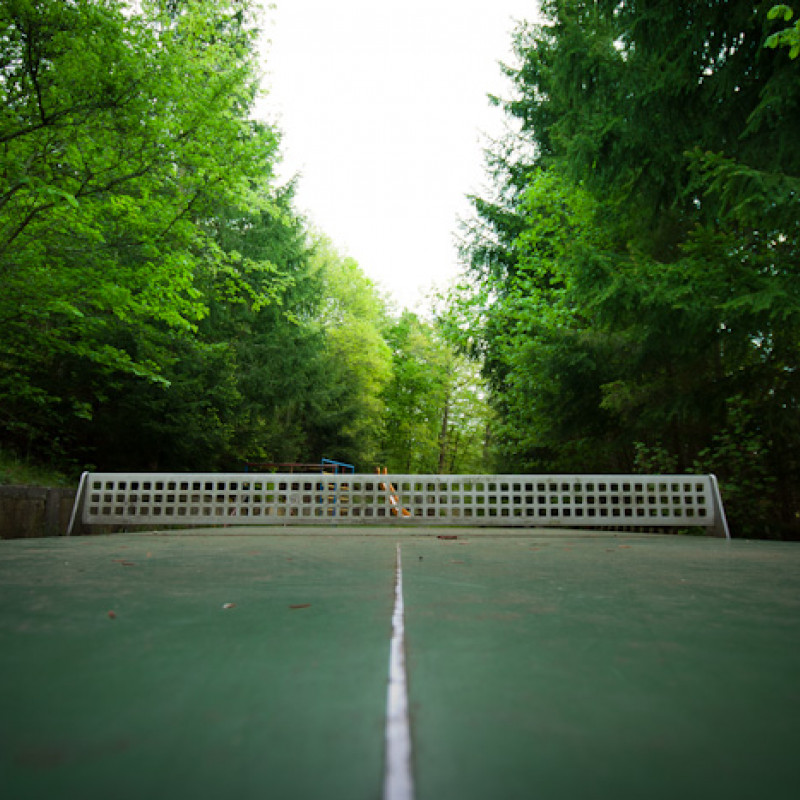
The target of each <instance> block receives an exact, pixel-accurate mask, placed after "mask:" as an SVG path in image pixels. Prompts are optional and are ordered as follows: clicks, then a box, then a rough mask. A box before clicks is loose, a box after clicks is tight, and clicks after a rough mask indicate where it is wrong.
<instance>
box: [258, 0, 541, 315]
mask: <svg viewBox="0 0 800 800" xmlns="http://www.w3.org/2000/svg"><path fill="white" fill-rule="evenodd" d="M537 9H538V3H537V0H402V1H401V2H397V1H396V0H277V8H276V9H274V10H273V11H271V12H269V18H270V19H271V24H269V27H268V36H269V38H270V39H271V45H270V46H269V48H268V50H267V52H266V55H265V64H264V67H265V71H266V81H265V82H266V87H267V88H268V89H269V91H270V93H269V95H268V97H267V98H266V99H265V100H264V101H263V103H262V105H261V108H262V111H261V112H260V113H261V115H262V116H266V118H267V119H269V120H270V121H276V122H277V124H278V126H279V127H280V128H281V129H282V130H283V132H284V139H283V152H284V156H285V165H284V169H283V172H284V173H285V177H288V176H289V175H292V174H294V173H300V175H301V179H300V186H299V191H298V195H297V205H298V208H299V210H300V211H301V212H303V213H305V214H306V215H307V216H308V217H309V219H310V220H311V222H312V223H313V224H314V226H315V227H317V228H318V229H319V230H321V231H322V233H324V234H325V235H327V236H328V237H329V238H330V239H331V240H332V241H333V244H334V245H335V246H336V248H337V249H338V250H339V251H340V252H341V253H342V254H343V255H349V256H352V257H353V258H354V259H356V261H358V263H359V265H360V266H361V268H362V270H363V271H364V272H365V273H366V274H367V275H368V276H369V277H370V278H372V279H373V280H374V281H375V282H376V283H378V284H379V285H380V286H381V288H383V289H384V290H386V291H388V292H389V293H390V294H391V295H392V297H393V298H394V299H395V301H396V302H397V303H398V305H400V306H406V307H409V308H412V307H415V306H417V305H418V304H419V301H420V300H421V299H422V297H423V295H424V293H426V292H427V291H429V290H430V288H431V287H432V285H434V284H435V285H437V286H440V287H443V286H445V285H446V284H447V283H448V282H449V281H450V280H451V279H452V278H453V277H454V276H455V275H456V273H457V271H458V258H457V253H456V249H455V245H454V242H455V236H456V234H457V229H458V225H457V220H458V217H459V216H462V217H463V216H466V215H467V214H468V213H469V204H468V202H467V200H466V195H467V194H469V193H471V192H473V193H475V192H478V191H479V190H480V188H481V186H482V184H483V183H484V173H483V147H484V145H485V144H486V139H485V135H484V134H487V133H488V134H490V135H497V134H499V133H500V131H501V130H502V126H503V116H504V115H503V113H502V111H501V110H500V109H497V108H493V107H491V106H490V105H489V102H488V99H487V94H489V93H493V94H499V95H502V96H504V95H507V94H508V83H507V81H506V79H505V78H504V77H503V75H502V74H501V72H500V67H499V65H498V62H500V61H505V62H509V61H511V59H512V56H511V32H512V30H513V28H514V21H515V20H518V19H533V18H534V17H535V15H536V13H537ZM421 308H424V304H423V305H422V306H421Z"/></svg>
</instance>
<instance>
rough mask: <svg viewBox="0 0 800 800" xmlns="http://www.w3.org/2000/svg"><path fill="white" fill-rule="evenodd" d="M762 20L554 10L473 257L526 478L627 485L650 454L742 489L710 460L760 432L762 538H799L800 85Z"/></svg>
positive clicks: (516, 107) (491, 367)
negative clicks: (538, 471) (552, 472)
mask: <svg viewBox="0 0 800 800" xmlns="http://www.w3.org/2000/svg"><path fill="white" fill-rule="evenodd" d="M767 9H768V5H767V4H760V5H759V8H758V13H757V14H754V13H753V5H752V4H751V3H744V2H735V1H734V0H730V2H720V3H714V4H686V3H666V2H658V1H657V0H652V1H651V2H647V0H638V2H632V3H626V4H620V3H618V2H612V1H611V0H608V1H607V2H604V1H603V0H600V1H599V2H582V1H581V0H574V1H571V2H562V0H550V1H549V2H545V3H543V9H542V10H543V13H544V16H545V19H546V24H545V25H543V26H539V27H535V26H529V25H523V26H522V27H521V28H520V29H519V30H518V32H517V35H516V39H515V43H516V51H517V54H518V57H519V67H516V68H508V69H507V70H506V71H507V74H508V75H509V77H510V78H511V79H512V81H513V83H514V86H515V91H516V96H515V97H513V98H512V99H511V100H509V101H507V102H504V103H503V105H504V107H505V109H506V111H507V112H508V113H509V114H511V115H512V116H513V117H515V118H516V119H517V120H518V121H519V124H520V126H521V139H522V142H523V146H515V147H508V146H507V147H505V148H504V149H498V151H497V152H496V153H495V154H494V155H493V157H492V160H491V161H490V166H491V167H492V169H493V171H494V174H495V176H496V179H497V180H498V181H499V185H498V188H497V191H496V196H495V198H493V199H490V200H485V199H482V200H477V201H476V202H475V207H476V215H477V221H476V222H474V223H473V224H472V226H471V230H470V232H469V233H468V238H467V241H466V246H465V249H466V252H467V256H468V258H469V259H470V264H471V274H472V280H473V282H474V283H475V284H476V291H475V292H474V294H473V297H474V298H475V302H476V304H477V306H478V307H481V308H484V309H485V311H486V314H487V317H488V318H487V320H486V321H485V323H484V324H483V326H482V333H481V341H480V342H479V343H478V345H477V347H476V348H475V349H476V350H477V351H479V352H481V353H482V354H483V355H484V357H485V364H486V371H487V375H488V376H489V378H490V380H491V386H492V390H493V399H494V404H495V406H496V408H497V409H498V412H499V414H500V418H501V419H500V426H501V427H500V430H501V431H502V433H503V437H502V438H504V439H505V440H506V443H507V450H509V451H510V453H511V454H512V455H513V456H514V458H515V460H516V463H519V464H522V465H524V466H526V467H533V466H536V465H551V466H558V467H561V468H565V467H570V468H571V469H573V470H577V471H582V470H587V469H588V470H591V469H593V468H597V467H605V468H608V467H609V466H610V467H612V468H625V467H626V466H627V467H630V466H632V465H633V463H634V460H635V458H636V453H637V443H639V445H641V446H644V447H648V448H656V449H657V450H658V451H659V452H663V453H664V454H665V456H666V458H667V460H668V461H669V462H670V463H671V464H674V465H675V467H676V468H678V469H682V470H684V469H697V468H700V469H702V468H704V463H705V465H706V466H708V465H710V464H711V461H714V462H715V465H716V466H717V467H719V468H720V471H721V473H722V474H721V477H722V478H723V481H724V482H725V481H727V482H728V483H729V484H731V485H732V484H734V483H736V482H737V480H738V477H737V475H736V474H735V471H736V468H735V466H731V467H730V469H729V471H728V474H725V473H726V469H728V468H726V467H725V466H724V465H720V464H719V461H718V460H715V459H713V458H712V459H711V461H709V454H710V453H711V452H712V450H710V449H709V448H713V447H714V446H715V445H714V443H715V442H716V443H720V442H721V441H723V438H724V437H725V436H727V435H728V434H727V433H726V431H733V430H734V429H738V430H741V429H742V425H745V421H744V419H745V417H747V423H746V424H747V425H749V433H748V437H749V439H750V440H751V441H758V442H760V443H761V444H760V445H759V447H760V450H759V452H758V453H755V454H752V457H754V458H758V459H759V460H760V461H761V462H763V463H764V464H769V463H771V464H772V466H771V467H770V469H771V470H772V475H773V477H774V478H775V482H774V484H773V487H774V488H773V489H770V490H769V491H770V492H772V495H771V498H770V501H769V505H770V512H769V514H770V515H771V517H770V519H769V520H766V519H762V520H761V522H760V523H759V524H760V525H761V528H762V530H763V529H764V528H765V526H767V525H769V526H772V528H773V529H776V528H777V527H778V526H779V525H780V524H785V525H792V524H796V510H797V505H796V504H797V495H796V492H795V490H794V489H793V488H792V487H793V486H794V485H796V483H797V481H796V476H797V460H796V459H795V458H794V457H793V456H792V453H793V452H794V450H795V449H796V442H797V436H798V433H799V432H798V430H797V425H796V422H795V421H794V420H795V419H796V413H795V411H794V409H796V404H797V396H798V389H800V387H798V385H797V383H796V375H797V374H798V373H797V368H796V365H797V356H798V348H797V345H796V342H797V341H798V339H797V325H798V314H797V312H798V305H797V298H798V297H800V293H798V288H800V287H798V286H797V280H798V274H797V270H796V264H797V247H798V244H800V241H799V240H798V232H799V229H798V196H799V195H798V192H797V190H798V184H797V179H798V176H799V175H800V151H798V150H797V148H796V146H795V139H796V130H797V127H796V126H797V120H798V110H799V108H798V98H799V97H800V92H798V80H800V76H798V75H797V74H796V70H794V69H793V65H791V64H790V63H789V60H787V59H786V58H785V57H781V55H780V54H779V53H775V52H773V51H771V50H769V49H767V50H765V49H764V44H765V40H766V38H767V35H768V33H767V29H766V26H767V20H766V12H767ZM519 154H521V155H519ZM487 301H491V302H487ZM735 398H740V399H743V401H744V406H742V405H741V403H737V402H734V400H735ZM559 405H560V407H559ZM743 408H744V409H746V411H742V409H743ZM525 409H528V412H527V413H521V412H524V410H525ZM721 437H723V438H721ZM790 443H791V444H790ZM639 452H641V450H640V451H639ZM704 458H705V462H704ZM733 461H736V460H735V459H733V460H732V463H733ZM789 476H794V477H791V478H790V477H789ZM741 522H742V523H743V522H744V520H741Z"/></svg>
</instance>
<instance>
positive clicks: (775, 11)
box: [767, 3, 794, 46]
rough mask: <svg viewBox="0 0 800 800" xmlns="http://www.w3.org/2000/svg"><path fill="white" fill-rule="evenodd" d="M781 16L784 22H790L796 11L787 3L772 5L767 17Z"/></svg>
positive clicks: (775, 17)
mask: <svg viewBox="0 0 800 800" xmlns="http://www.w3.org/2000/svg"><path fill="white" fill-rule="evenodd" d="M780 16H782V17H783V20H784V22H788V21H789V20H790V19H791V18H792V17H793V16H794V11H792V9H791V8H790V7H789V6H787V5H786V4H784V3H779V4H778V5H775V6H772V8H771V9H770V10H769V11H768V12H767V19H778V17H780ZM771 46H774V45H771Z"/></svg>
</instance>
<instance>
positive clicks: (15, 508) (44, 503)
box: [0, 486, 87, 539]
mask: <svg viewBox="0 0 800 800" xmlns="http://www.w3.org/2000/svg"><path fill="white" fill-rule="evenodd" d="M76 491H77V489H52V488H46V487H42V486H0V539H23V538H35V537H41V536H64V535H66V533H67V528H68V527H69V518H70V515H71V513H72V506H73V503H74V502H75V493H76ZM85 532H87V531H85V530H84V529H83V528H82V526H81V525H80V522H77V523H76V525H75V529H74V530H73V533H85Z"/></svg>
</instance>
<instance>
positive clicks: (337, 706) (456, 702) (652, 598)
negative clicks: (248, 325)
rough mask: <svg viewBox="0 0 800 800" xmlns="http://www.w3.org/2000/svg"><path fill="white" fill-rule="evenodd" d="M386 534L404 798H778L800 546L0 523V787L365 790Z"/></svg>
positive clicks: (785, 777)
mask: <svg viewBox="0 0 800 800" xmlns="http://www.w3.org/2000/svg"><path fill="white" fill-rule="evenodd" d="M440 535H448V536H457V537H458V538H457V539H441V538H438V537H439V536H440ZM398 543H399V544H400V549H401V553H402V562H403V589H404V602H405V627H406V647H407V659H406V660H407V668H408V687H409V702H410V713H411V737H412V748H413V765H412V766H413V774H414V779H415V788H416V797H417V800H447V799H448V798H453V799H454V800H455V799H456V798H458V800H471V799H472V798H475V799H476V800H477V798H492V799H495V800H505V799H506V798H508V799H509V800H510V799H511V798H526V799H527V798H531V799H534V798H536V799H539V798H541V799H542V800H570V799H571V798H588V799H591V798H598V799H599V798H603V799H605V798H608V799H609V800H611V799H612V798H613V799H614V800H627V799H628V798H630V799H631V800H633V798H636V799H637V800H639V798H645V797H646V798H671V799H672V798H682V799H686V798H695V797H696V798H765V799H766V800H773V799H777V798H784V797H785V798H790V797H791V798H795V797H797V796H800V758H799V755H800V546H798V545H796V544H789V543H772V542H749V541H736V540H734V541H732V542H726V541H722V540H717V539H706V538H699V537H683V536H659V535H632V534H630V535H614V534H610V533H606V534H602V535H590V534H581V533H578V532H559V533H552V532H541V531H527V532H526V531H514V532H509V531H491V530H468V529H453V530H442V529H413V530H412V531H409V530H408V529H405V530H403V529H382V530H377V529H375V530H372V529H357V530H354V529H346V528H337V529H324V528H314V529H280V528H279V529H271V530H268V531H267V530H264V531H256V530H249V529H225V530H220V529H217V530H208V531H203V532H195V533H193V534H186V533H182V534H158V535H151V534H141V533H140V534H121V535H120V534H118V535H114V536H92V537H74V538H54V539H37V540H30V539H27V540H12V541H3V542H0V796H2V797H3V798H7V799H8V800H23V799H24V798H37V800H39V799H40V798H59V799H62V798H63V799H65V800H70V799H71V798H76V799H77V798H81V800H93V798H103V800H111V799H112V798H148V799H159V798H173V797H174V798H183V797H190V798H197V799H198V800H200V799H201V798H271V799H280V798H286V799H287V800H292V799H295V798H296V799H297V800H305V798H331V799H334V798H342V800H345V799H346V800H358V799H359V798H365V799H366V798H372V799H373V800H377V799H378V798H380V797H381V793H382V784H383V772H384V725H385V715H386V711H385V708H386V690H387V678H388V661H389V640H390V636H391V616H392V608H393V603H394V586H395V553H396V547H397V544H398ZM226 606H227V607H226Z"/></svg>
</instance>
